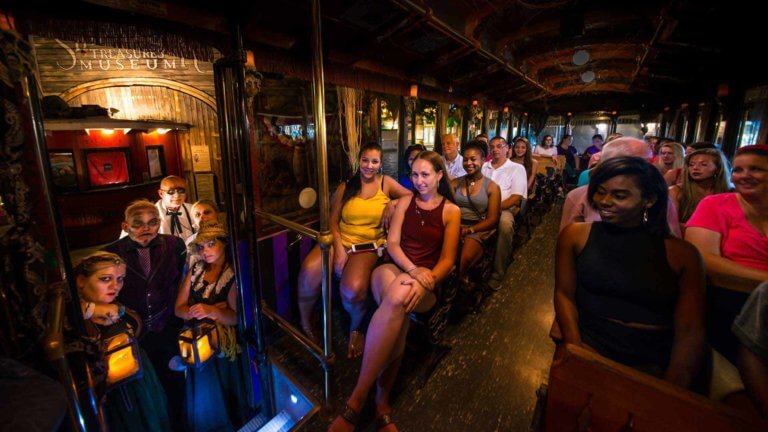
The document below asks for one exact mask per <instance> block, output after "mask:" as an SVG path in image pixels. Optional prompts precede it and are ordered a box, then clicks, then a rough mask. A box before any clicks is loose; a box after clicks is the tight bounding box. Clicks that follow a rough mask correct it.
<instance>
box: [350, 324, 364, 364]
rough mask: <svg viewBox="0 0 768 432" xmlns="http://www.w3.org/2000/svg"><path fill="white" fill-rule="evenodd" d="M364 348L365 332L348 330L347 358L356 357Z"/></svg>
mask: <svg viewBox="0 0 768 432" xmlns="http://www.w3.org/2000/svg"><path fill="white" fill-rule="evenodd" d="M364 349H365V333H363V332H361V331H360V330H352V331H351V332H349V344H348V345H347V358H351V359H354V358H358V357H360V356H361V355H363V350H364Z"/></svg>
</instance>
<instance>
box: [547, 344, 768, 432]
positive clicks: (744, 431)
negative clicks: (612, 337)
mask: <svg viewBox="0 0 768 432" xmlns="http://www.w3.org/2000/svg"><path fill="white" fill-rule="evenodd" d="M586 430H592V431H630V430H631V431H635V432H646V431H647V432H651V431H652V432H666V431H668V432H679V431H697V432H715V431H717V432H727V431H733V432H736V431H739V432H752V431H754V432H757V431H766V430H768V424H766V423H764V422H761V421H759V420H755V419H751V418H749V417H747V415H746V414H744V413H741V412H739V411H736V410H735V409H733V408H730V407H727V406H725V405H723V404H720V403H717V402H714V401H711V400H709V399H706V398H704V397H703V396H700V395H698V394H695V393H692V392H690V391H688V390H686V389H683V388H680V387H678V386H675V385H673V384H671V383H668V382H666V381H662V380H660V379H657V378H655V377H652V376H650V375H647V374H644V373H642V372H639V371H636V370H634V369H632V368H630V367H627V366H624V365H621V364H619V363H616V362H614V361H611V360H609V359H606V358H605V357H602V356H600V355H598V354H596V353H594V352H591V351H588V350H586V349H584V348H580V347H578V346H574V345H570V344H567V345H565V347H564V354H563V355H562V356H560V357H559V358H558V359H557V360H555V361H554V362H553V363H552V367H551V369H550V374H549V386H548V389H547V407H546V415H545V420H544V431H547V432H556V431H569V432H570V431H586Z"/></svg>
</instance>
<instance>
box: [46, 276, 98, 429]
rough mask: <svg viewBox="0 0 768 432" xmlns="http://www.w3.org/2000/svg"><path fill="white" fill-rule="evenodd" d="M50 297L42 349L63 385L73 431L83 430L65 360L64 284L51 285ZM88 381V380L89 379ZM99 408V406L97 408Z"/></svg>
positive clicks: (71, 378)
mask: <svg viewBox="0 0 768 432" xmlns="http://www.w3.org/2000/svg"><path fill="white" fill-rule="evenodd" d="M52 288H53V289H52V293H51V298H50V300H49V303H48V322H47V325H46V329H45V335H44V336H43V351H44V352H45V357H46V359H47V360H48V361H49V362H50V363H51V364H52V365H53V366H54V367H55V368H56V372H57V373H58V375H59V381H60V382H61V384H62V385H63V386H64V392H65V395H66V399H67V413H68V415H69V421H70V426H71V428H72V430H74V431H85V424H84V423H83V422H82V419H83V412H82V410H81V409H80V397H79V396H78V394H77V384H76V383H75V380H74V378H73V377H72V373H71V371H70V369H69V363H68V362H67V356H66V351H65V350H64V331H63V327H64V304H65V300H64V299H65V293H64V290H65V288H64V286H63V285H62V284H57V285H56V286H55V287H52ZM89 381H90V380H89ZM98 409H99V410H100V409H101V408H100V407H99V408H98Z"/></svg>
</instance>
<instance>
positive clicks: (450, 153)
mask: <svg viewBox="0 0 768 432" xmlns="http://www.w3.org/2000/svg"><path fill="white" fill-rule="evenodd" d="M443 162H445V169H446V170H447V171H448V175H449V176H451V178H452V179H455V178H459V177H461V176H465V175H467V172H466V171H464V158H463V157H461V153H460V152H459V138H458V137H456V135H454V134H445V135H443Z"/></svg>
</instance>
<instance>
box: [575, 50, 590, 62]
mask: <svg viewBox="0 0 768 432" xmlns="http://www.w3.org/2000/svg"><path fill="white" fill-rule="evenodd" d="M588 61H589V53H588V52H587V50H583V49H580V50H578V51H576V52H575V53H573V64H575V65H576V66H584V65H585V64H587V62H588Z"/></svg>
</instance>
